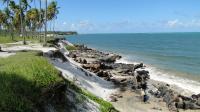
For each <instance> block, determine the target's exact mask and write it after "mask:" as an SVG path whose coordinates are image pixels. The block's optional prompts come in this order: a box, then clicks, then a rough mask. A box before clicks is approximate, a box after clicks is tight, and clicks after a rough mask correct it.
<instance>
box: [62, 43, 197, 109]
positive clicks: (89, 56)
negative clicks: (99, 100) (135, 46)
mask: <svg viewBox="0 0 200 112" xmlns="http://www.w3.org/2000/svg"><path fill="white" fill-rule="evenodd" d="M64 41H66V40H64ZM66 43H69V42H68V41H67V42H66ZM78 47H80V46H79V45H78ZM81 49H82V50H79V51H78V52H75V53H74V52H73V51H72V54H70V53H69V55H68V56H69V57H70V58H71V59H73V60H75V61H77V62H78V63H80V65H82V67H83V68H84V66H85V67H86V65H87V64H88V63H89V66H88V67H89V68H88V67H86V69H88V70H90V71H92V72H96V71H95V70H91V68H90V67H91V66H93V65H94V66H95V63H96V62H95V61H97V60H98V58H100V57H102V56H103V57H104V56H107V57H109V55H115V56H119V55H117V54H114V53H110V52H102V51H99V50H96V49H94V48H88V47H86V46H81ZM88 50H89V52H88ZM98 53H99V54H98ZM70 55H71V56H70ZM98 56H100V57H98ZM74 57H75V58H74ZM119 57H120V58H119V59H123V57H122V56H119ZM96 59H97V60H96ZM119 59H117V58H116V60H115V61H116V62H114V63H113V64H114V65H115V64H116V66H118V65H122V66H126V65H131V66H132V65H134V66H135V63H134V64H133V63H128V64H127V63H125V64H123V63H124V62H123V63H121V62H120V60H119ZM81 60H85V61H86V63H87V64H84V62H82V61H81ZM92 63H93V65H91V64H92ZM108 65H109V64H108ZM111 65H112V64H111ZM105 71H106V72H108V73H109V72H111V74H113V73H114V74H115V72H112V70H111V71H109V70H105ZM114 71H115V70H114ZM138 71H148V72H151V71H149V69H148V67H146V66H144V68H143V67H142V68H139V70H138ZM136 72H137V70H136ZM97 75H98V72H97ZM149 75H150V77H151V76H152V75H151V73H150V74H149ZM100 77H101V76H100ZM113 77H114V80H115V79H116V80H117V78H121V79H119V81H120V82H129V81H130V80H129V79H128V78H127V79H126V78H125V79H123V78H124V77H123V75H122V76H117V75H116V74H115V75H112V76H111V79H106V78H104V79H105V80H108V81H109V80H112V79H113ZM128 77H129V76H128ZM130 77H131V76H130ZM130 79H131V78H130ZM147 83H148V86H149V88H148V91H153V92H156V90H157V91H158V90H159V88H160V87H161V88H162V87H164V88H165V87H166V88H168V89H167V92H166V91H165V92H166V93H164V94H169V96H162V97H163V98H164V99H166V98H167V99H169V100H175V99H176V98H175V97H171V95H170V94H173V95H177V96H178V97H177V98H182V97H183V96H184V97H188V98H190V97H191V95H192V94H193V93H192V92H188V90H185V93H183V89H182V88H180V87H178V86H174V85H173V84H169V83H166V82H162V81H160V80H159V81H158V80H154V79H152V78H151V79H149V81H147ZM126 84H127V85H129V84H131V83H126ZM122 85H123V84H122ZM155 85H156V86H157V87H156V86H155ZM168 85H169V87H167V86H168ZM127 87H128V88H129V89H130V88H131V87H130V85H129V86H127ZM125 91H126V90H125ZM170 91H173V93H171V92H170ZM161 92H162V91H161ZM122 94H123V92H122ZM153 94H154V93H153ZM198 94H199V93H198ZM150 96H151V98H152V99H154V100H155V99H156V102H161V101H158V99H157V98H156V97H155V96H154V95H150ZM179 96H180V97H179ZM117 99H118V98H116V101H118V100H117ZM122 99H123V98H122ZM114 102H115V101H114ZM164 102H165V103H166V104H167V106H168V109H169V110H170V111H174V110H176V105H175V103H176V102H175V101H173V102H174V103H173V104H172V102H168V101H165V100H164ZM154 103H155V101H154ZM178 103H179V102H178ZM158 105H159V104H158ZM152 108H153V107H152ZM156 108H159V107H156ZM197 108H199V107H197ZM161 110H162V109H161ZM166 111H167V110H166Z"/></svg>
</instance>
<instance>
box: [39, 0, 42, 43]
mask: <svg viewBox="0 0 200 112" xmlns="http://www.w3.org/2000/svg"><path fill="white" fill-rule="evenodd" d="M41 12H42V1H41V0H40V17H39V22H40V23H39V24H40V25H42V14H41ZM39 28H40V31H39V38H40V42H42V38H41V32H42V27H41V26H39Z"/></svg>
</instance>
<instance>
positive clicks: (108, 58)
mask: <svg viewBox="0 0 200 112" xmlns="http://www.w3.org/2000/svg"><path fill="white" fill-rule="evenodd" d="M120 58H121V56H119V55H113V56H109V57H104V58H102V59H100V61H101V62H106V63H114V62H115V61H116V60H117V59H120Z"/></svg>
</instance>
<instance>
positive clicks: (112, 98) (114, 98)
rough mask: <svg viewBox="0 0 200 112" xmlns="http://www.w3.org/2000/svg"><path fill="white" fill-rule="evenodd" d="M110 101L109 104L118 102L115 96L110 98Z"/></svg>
mask: <svg viewBox="0 0 200 112" xmlns="http://www.w3.org/2000/svg"><path fill="white" fill-rule="evenodd" d="M110 99H111V100H110V101H111V102H116V101H118V100H117V98H116V97H115V96H110Z"/></svg>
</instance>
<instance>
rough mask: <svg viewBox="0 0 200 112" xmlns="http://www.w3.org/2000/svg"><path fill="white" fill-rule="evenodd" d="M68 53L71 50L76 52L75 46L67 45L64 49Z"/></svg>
mask: <svg viewBox="0 0 200 112" xmlns="http://www.w3.org/2000/svg"><path fill="white" fill-rule="evenodd" d="M65 48H66V49H67V50H68V51H72V50H77V48H76V47H75V46H70V45H67V46H66V47H65Z"/></svg>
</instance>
